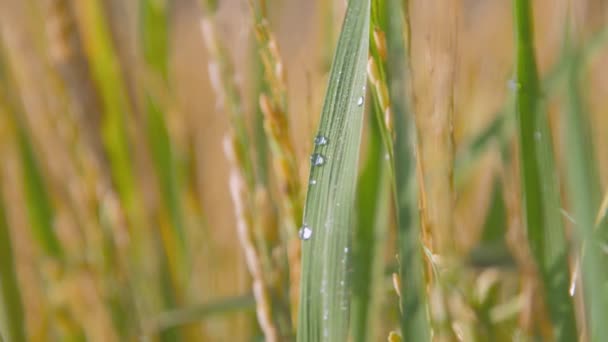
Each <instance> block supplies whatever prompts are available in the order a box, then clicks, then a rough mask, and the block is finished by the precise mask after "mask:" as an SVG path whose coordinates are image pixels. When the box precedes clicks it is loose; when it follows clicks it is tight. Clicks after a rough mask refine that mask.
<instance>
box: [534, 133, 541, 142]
mask: <svg viewBox="0 0 608 342" xmlns="http://www.w3.org/2000/svg"><path fill="white" fill-rule="evenodd" d="M541 137H542V135H541V134H540V132H539V131H536V132H534V139H536V141H540V139H541Z"/></svg>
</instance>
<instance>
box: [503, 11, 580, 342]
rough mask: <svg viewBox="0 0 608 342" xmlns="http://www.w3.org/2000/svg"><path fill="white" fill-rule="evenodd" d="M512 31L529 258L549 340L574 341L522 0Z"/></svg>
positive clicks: (528, 19)
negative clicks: (548, 322)
mask: <svg viewBox="0 0 608 342" xmlns="http://www.w3.org/2000/svg"><path fill="white" fill-rule="evenodd" d="M513 7H514V19H515V32H516V49H517V54H516V56H517V57H516V80H517V86H516V89H515V108H516V115H517V123H518V136H519V139H518V140H519V149H520V158H521V181H522V194H523V196H524V200H523V201H522V203H523V215H524V220H525V225H526V230H527V236H528V241H529V244H530V249H531V251H532V254H533V256H534V258H535V261H536V265H537V267H538V271H539V273H540V278H541V280H542V284H541V285H542V287H543V289H544V296H545V303H546V305H547V307H548V310H549V315H550V318H551V322H552V324H553V326H552V330H553V331H552V333H553V338H555V340H557V341H574V340H576V338H577V329H576V319H575V316H574V309H573V306H572V301H571V299H570V296H569V293H568V279H569V271H568V259H567V258H568V246H567V242H566V239H565V236H564V230H563V226H562V222H561V214H560V212H559V209H560V205H559V189H558V187H557V179H556V170H555V165H554V161H553V148H552V146H551V136H550V132H549V127H548V119H547V117H546V114H545V113H543V112H541V109H542V104H541V92H540V87H539V80H538V73H537V70H536V61H535V55H534V44H533V39H532V34H533V32H534V31H533V26H532V10H531V4H530V2H529V1H526V0H514V1H513Z"/></svg>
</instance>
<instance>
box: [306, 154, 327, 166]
mask: <svg viewBox="0 0 608 342" xmlns="http://www.w3.org/2000/svg"><path fill="white" fill-rule="evenodd" d="M310 162H311V163H312V165H313V166H321V165H323V164H325V157H323V155H322V154H321V153H313V154H312V155H311V156H310Z"/></svg>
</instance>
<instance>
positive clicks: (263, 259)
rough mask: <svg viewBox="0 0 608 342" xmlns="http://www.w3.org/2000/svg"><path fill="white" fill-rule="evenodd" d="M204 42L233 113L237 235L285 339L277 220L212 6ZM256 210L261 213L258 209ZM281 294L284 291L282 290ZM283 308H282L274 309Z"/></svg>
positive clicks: (259, 302) (229, 147) (266, 310)
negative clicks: (274, 253)
mask: <svg viewBox="0 0 608 342" xmlns="http://www.w3.org/2000/svg"><path fill="white" fill-rule="evenodd" d="M201 29H202V33H203V38H204V41H205V45H206V47H207V50H208V52H209V55H210V62H209V66H208V68H209V76H210V81H211V85H212V87H213V89H214V91H215V93H216V96H217V103H218V106H220V108H222V109H224V110H225V111H226V112H227V113H228V114H229V117H230V123H231V129H230V131H229V134H228V136H227V138H226V141H225V143H224V149H225V152H226V155H227V156H228V161H229V164H230V168H231V171H230V175H229V187H230V194H231V197H232V201H233V204H234V206H235V214H236V218H237V222H236V226H237V236H238V238H239V244H240V247H241V249H242V250H243V253H244V255H245V261H246V264H247V268H248V270H249V273H250V275H251V277H252V281H253V284H252V288H253V295H254V298H255V300H256V316H257V320H258V323H259V326H260V328H261V330H262V333H263V334H264V337H265V338H266V340H267V341H280V340H281V339H283V338H289V336H290V335H291V333H292V332H291V331H292V330H291V329H292V327H291V323H290V318H289V314H287V317H285V315H283V312H287V313H289V310H288V309H287V311H285V308H288V306H286V305H285V301H284V300H283V297H284V296H280V291H281V290H280V289H279V286H281V283H278V284H277V283H275V282H273V280H274V279H275V278H274V277H275V270H276V266H275V264H274V261H273V260H272V259H271V251H270V245H271V244H272V243H273V241H272V240H274V238H273V236H274V235H275V229H276V225H275V224H274V223H273V222H272V218H271V217H270V216H271V213H270V208H269V204H268V201H267V200H262V199H263V198H266V197H267V194H266V195H264V194H263V193H264V192H265V190H264V189H263V188H260V187H259V186H258V184H257V183H256V177H255V173H254V167H253V161H252V159H251V158H250V155H249V149H250V145H249V141H250V137H249V136H248V133H247V129H246V123H245V117H244V113H243V109H242V108H243V107H242V100H241V96H240V93H239V90H238V88H237V86H236V84H235V81H234V71H233V66H232V64H231V63H230V58H229V57H228V54H227V51H226V49H225V47H224V45H223V43H222V41H221V40H220V38H219V36H218V34H217V33H216V23H215V17H214V16H213V12H211V13H209V14H208V15H207V16H205V17H204V18H203V19H202V20H201ZM254 213H257V215H254ZM277 294H279V296H277ZM275 308H278V310H275Z"/></svg>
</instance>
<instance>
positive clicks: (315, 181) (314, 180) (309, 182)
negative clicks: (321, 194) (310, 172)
mask: <svg viewBox="0 0 608 342" xmlns="http://www.w3.org/2000/svg"><path fill="white" fill-rule="evenodd" d="M308 184H310V185H315V184H317V180H316V179H311V180H309V181H308Z"/></svg>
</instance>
